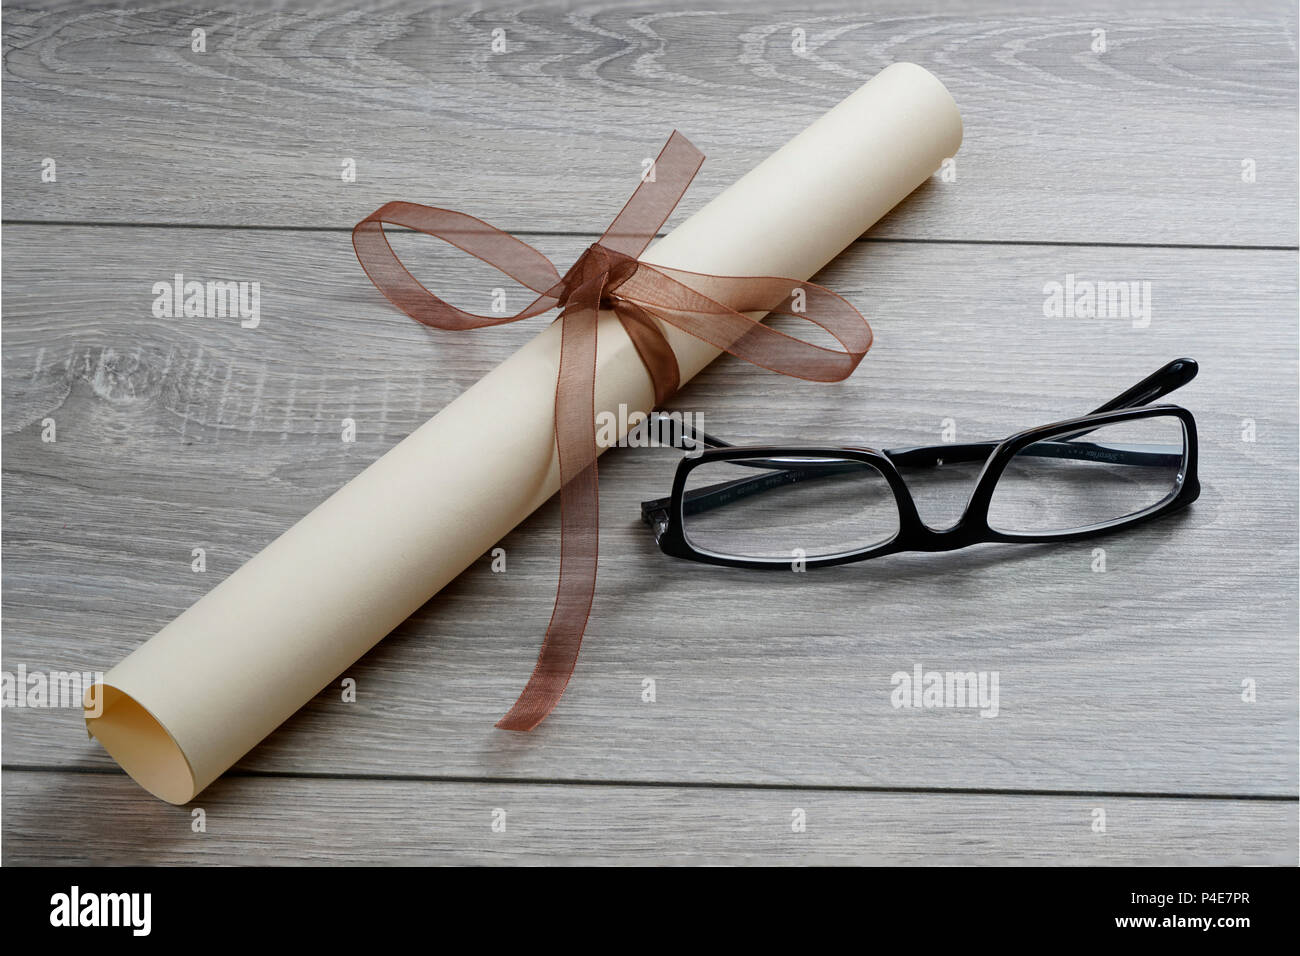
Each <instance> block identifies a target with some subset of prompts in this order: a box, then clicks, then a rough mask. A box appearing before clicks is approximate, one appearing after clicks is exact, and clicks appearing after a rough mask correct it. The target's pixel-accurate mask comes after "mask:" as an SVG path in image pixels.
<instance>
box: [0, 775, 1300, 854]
mask: <svg viewBox="0 0 1300 956" xmlns="http://www.w3.org/2000/svg"><path fill="white" fill-rule="evenodd" d="M4 791H5V818H4V863H5V864H6V865H22V864H59V865H75V864H101V865H103V864H108V865H141V864H196V863H202V864H209V865H211V864H234V865H250V864H264V865H284V864H320V863H328V864H333V865H348V864H352V865H374V864H389V863H401V864H417V865H418V864H483V863H490V864H538V863H546V864H556V863H559V864H620V863H639V864H666V863H671V864H737V863H747V864H767V865H773V864H776V865H786V864H895V865H934V864H947V863H955V864H963V863H971V862H976V861H978V862H986V863H987V862H993V863H998V864H1035V865H1043V864H1047V865H1058V864H1078V863H1087V864H1167V865H1183V864H1242V865H1254V864H1291V865H1295V863H1296V849H1295V847H1296V837H1297V832H1296V812H1295V804H1294V803H1291V802H1271V801H1258V800H1209V801H1207V800H1162V799H1123V798H1113V797H1104V798H1098V797H1042V796H1005V795H972V794H959V795H942V796H939V795H935V794H900V793H853V792H842V791H829V792H827V791H822V792H817V791H808V790H751V789H722V790H719V789H711V788H695V789H683V788H676V787H654V788H646V787H622V786H619V787H603V786H602V787H591V786H553V785H519V784H500V783H461V782H423V781H420V782H417V781H374V780H301V779H277V778H273V777H253V778H249V777H241V778H227V779H224V780H222V781H219V782H218V783H217V784H216V785H215V786H214V787H212V788H211V789H209V790H208V791H207V792H206V793H204V794H203V796H202V797H201V799H200V800H199V801H198V802H197V803H196V804H195V805H194V806H193V807H187V808H178V807H170V806H167V805H165V804H162V803H159V802H158V801H157V800H154V799H152V798H150V797H148V796H147V795H146V794H144V793H143V792H141V791H140V790H139V789H138V788H136V787H135V786H134V785H133V784H131V782H130V781H128V780H126V779H125V778H118V777H111V776H105V775H100V774H76V773H15V772H11V771H7V772H5V774H4ZM200 809H201V810H202V811H203V815H204V824H205V826H206V831H205V832H194V830H193V826H194V820H195V817H194V812H195V811H196V810H200ZM798 810H802V811H803V816H804V827H805V828H804V830H803V831H802V832H795V830H794V828H793V826H792V824H793V821H794V819H795V817H794V814H795V812H796V811H798ZM1098 810H1100V811H1104V814H1105V816H1104V823H1105V832H1095V831H1094V821H1097V820H1100V819H1102V818H1101V817H1100V816H1098V815H1097V814H1096V811H1098ZM497 811H504V825H505V829H504V831H502V832H495V831H494V830H493V816H494V813H496V812H497ZM498 819H500V816H499V815H498Z"/></svg>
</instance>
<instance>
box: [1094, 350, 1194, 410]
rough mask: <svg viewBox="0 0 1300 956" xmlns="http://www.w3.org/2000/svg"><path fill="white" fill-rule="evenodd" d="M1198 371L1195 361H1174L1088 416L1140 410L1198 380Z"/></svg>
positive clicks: (1183, 359)
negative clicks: (1122, 410)
mask: <svg viewBox="0 0 1300 956" xmlns="http://www.w3.org/2000/svg"><path fill="white" fill-rule="evenodd" d="M1198 371H1200V367H1199V366H1198V365H1197V364H1196V360H1195V359H1189V358H1180V359H1174V360H1173V361H1172V362H1170V363H1169V364H1168V365H1165V366H1164V367H1163V368H1161V369H1159V370H1158V371H1155V372H1152V373H1151V374H1150V375H1148V376H1147V377H1146V378H1144V379H1142V381H1140V382H1138V383H1137V384H1136V385H1134V386H1133V387H1132V388H1129V389H1125V390H1124V391H1122V392H1120V393H1119V394H1118V395H1116V396H1115V397H1114V398H1112V399H1111V400H1110V401H1109V402H1107V403H1106V404H1105V405H1102V406H1100V407H1098V408H1094V409H1093V410H1092V411H1090V412H1089V413H1088V414H1089V415H1100V414H1101V413H1102V412H1114V411H1118V410H1119V409H1121V408H1138V407H1140V406H1142V405H1150V404H1151V403H1152V402H1154V401H1155V400H1156V399H1157V398H1163V397H1164V396H1166V395H1168V394H1169V393H1170V392H1172V391H1175V390H1176V389H1179V388H1182V387H1183V386H1184V385H1186V384H1187V383H1188V382H1190V381H1191V380H1192V379H1194V378H1196V373H1197V372H1198Z"/></svg>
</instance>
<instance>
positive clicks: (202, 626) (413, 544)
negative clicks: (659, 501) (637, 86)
mask: <svg viewBox="0 0 1300 956" xmlns="http://www.w3.org/2000/svg"><path fill="white" fill-rule="evenodd" d="M961 132H962V127H961V117H960V115H959V114H958V112H957V106H956V104H955V103H954V102H953V99H952V97H951V96H950V95H949V94H948V91H947V90H945V89H944V87H943V85H942V84H941V83H940V82H939V81H938V80H937V79H936V78H935V77H934V76H932V75H931V74H930V73H928V72H927V71H926V70H924V69H922V68H921V67H919V66H915V65H913V64H910V63H897V64H894V65H892V66H890V67H888V68H887V69H885V70H883V71H882V72H881V73H879V74H878V75H877V76H876V77H874V78H873V79H872V80H871V81H869V82H868V83H866V84H865V85H863V86H862V87H861V88H860V89H858V90H857V92H855V93H853V94H852V95H851V96H849V97H848V98H847V99H845V100H844V101H843V102H841V103H840V104H839V105H837V106H836V107H835V108H834V109H832V110H831V111H830V112H828V113H827V114H826V115H825V116H823V117H821V118H820V119H818V120H817V121H816V122H814V123H813V124H812V125H811V126H809V127H808V128H807V129H806V130H804V131H803V132H802V133H800V134H799V135H798V136H796V137H795V138H794V139H792V140H791V141H790V142H789V143H787V144H786V145H785V146H784V147H782V148H781V149H780V150H779V151H778V152H776V153H775V154H773V155H772V156H771V157H769V158H768V159H766V160H765V161H764V162H763V163H761V164H760V165H759V166H758V167H756V168H755V169H754V170H752V171H751V172H749V173H748V174H747V175H746V176H744V177H743V178H742V179H741V180H739V181H738V182H737V183H735V184H734V185H733V186H731V187H730V188H729V189H727V190H726V191H724V192H723V193H722V194H721V195H719V196H718V197H717V198H716V199H714V200H713V201H712V202H710V203H709V204H708V205H707V206H705V207H704V208H703V209H701V210H700V211H699V212H697V213H696V214H695V215H694V216H692V217H691V218H690V219H688V220H687V221H686V222H684V223H683V224H682V225H680V226H678V227H677V228H676V229H674V230H673V231H672V232H671V233H670V234H669V235H667V236H666V237H664V238H663V239H661V240H660V241H659V242H657V243H656V244H655V245H654V246H653V247H652V248H651V249H649V250H647V252H646V254H645V255H644V256H643V259H644V260H645V261H646V262H650V263H654V264H656V265H661V266H672V267H677V268H681V269H688V270H692V271H695V272H707V273H713V274H718V275H742V276H744V275H753V276H763V275H778V276H788V277H790V278H793V279H801V280H802V279H808V278H810V277H811V276H812V275H814V274H815V273H816V272H817V271H818V270H819V269H821V268H822V266H824V265H825V264H826V263H827V262H829V261H830V260H831V259H832V258H834V257H835V256H836V255H837V254H838V253H839V252H841V251H842V250H843V249H844V248H845V247H847V246H848V245H849V244H850V243H852V242H853V241H854V240H855V239H857V238H858V237H859V236H861V235H862V233H864V232H865V231H866V230H867V229H868V228H870V227H871V226H872V225H873V224H874V223H875V222H876V221H877V220H879V219H880V218H881V217H882V216H883V215H884V214H885V213H886V212H888V211H889V210H890V209H891V208H893V206H894V205H896V204H897V203H898V202H899V201H900V200H902V199H903V198H904V197H905V196H906V195H907V194H908V193H910V192H911V191H912V190H913V189H915V188H916V187H917V186H919V185H920V184H921V183H922V182H924V181H925V180H926V179H927V178H928V177H929V176H930V175H931V174H932V173H933V172H934V171H935V170H936V169H938V168H939V166H940V165H941V163H942V162H943V160H944V158H945V157H949V156H952V155H953V154H955V153H956V151H957V147H958V145H959V144H960V143H961ZM697 188H698V187H697ZM593 214H595V210H593ZM561 271H563V267H561ZM756 317H758V316H756ZM403 321H405V320H403ZM665 332H666V334H667V336H668V339H669V341H670V343H671V344H672V346H673V349H674V351H675V352H676V354H677V361H678V364H679V366H680V369H681V379H682V381H683V382H686V381H688V380H689V379H691V378H692V377H693V376H694V375H695V374H696V373H697V372H699V371H700V369H702V368H704V366H706V365H708V364H709V362H711V361H712V360H713V359H714V358H716V357H717V356H718V354H719V350H718V349H716V348H714V347H712V346H710V345H708V344H707V343H705V342H702V341H700V340H698V339H695V338H692V337H691V336H689V335H686V334H685V333H682V332H679V331H678V330H677V329H675V328H671V327H666V328H665ZM559 333H560V326H559V324H558V323H555V324H552V325H550V326H549V327H548V328H547V329H546V330H545V331H543V332H542V333H540V334H539V335H538V336H537V337H536V338H534V339H533V340H532V341H531V342H529V343H528V344H527V345H525V346H524V347H523V348H521V349H520V350H519V351H518V352H516V353H515V354H514V355H512V356H511V357H510V358H508V359H506V360H505V361H504V362H502V363H501V364H500V365H499V366H497V367H496V368H495V369H494V370H493V371H491V372H490V373H488V374H487V375H486V376H484V377H483V378H482V379H481V380H480V381H479V382H478V383H477V384H475V385H474V386H473V387H471V388H470V389H469V390H467V391H466V392H465V393H464V394H463V395H461V396H460V397H459V398H457V399H456V400H455V401H453V402H452V403H451V404H450V405H448V406H447V407H446V408H444V409H443V410H442V411H441V412H440V413H439V414H437V415H436V416H434V417H433V418H432V419H431V420H430V421H428V422H426V423H425V424H424V425H422V426H421V427H420V428H418V429H417V430H416V431H414V432H412V433H411V435H409V436H408V437H407V438H406V439H405V440H404V441H402V442H401V443H400V444H399V445H397V447H395V448H394V449H393V450H392V451H390V452H388V454H386V455H384V456H383V457H382V458H380V459H379V460H378V461H376V462H375V463H374V464H372V465H371V466H370V467H368V468H367V469H366V470H365V471H363V472H362V473H361V474H360V475H358V476H357V477H356V478H354V479H353V480H352V481H351V482H349V483H348V484H347V485H345V486H344V487H343V488H342V489H340V490H339V491H338V492H337V493H336V494H334V495H333V496H332V497H330V498H329V499H328V500H327V501H325V503H324V504H322V505H320V506H319V507H318V508H316V509H315V510H314V511H312V512H311V513H310V514H308V515H307V516H306V517H305V518H303V519H302V520H301V521H299V522H298V523H297V524H296V525H294V526H293V527H292V528H290V529H289V530H288V531H287V532H285V533H284V535H282V536H281V537H280V538H278V539H277V540H275V541H274V542H272V543H271V544H270V545H268V546H267V547H266V548H265V549H264V550H263V551H262V552H261V553H259V554H258V555H256V556H255V557H254V558H253V559H252V560H250V561H249V562H248V563H247V564H245V565H244V566H243V567H242V568H240V569H239V570H238V571H236V572H235V573H233V574H232V575H230V577H229V578H227V579H226V580H225V581H223V582H222V583H221V584H220V585H218V586H217V587H216V588H214V589H213V590H212V591H211V592H210V593H208V594H207V595H206V596H205V597H204V598H202V599H201V600H200V601H199V602H198V603H197V604H195V605H194V606H193V607H192V608H190V609H189V610H188V611H186V612H185V613H183V614H182V615H181V616H180V617H178V618H176V619H175V620H174V621H173V622H172V623H171V624H169V625H168V626H167V627H165V628H163V630H162V631H160V632H159V633H158V634H157V635H156V636H155V637H154V638H153V639H152V640H149V641H147V642H146V643H145V644H143V645H142V646H141V647H139V648H138V649H137V650H135V651H134V652H133V653H132V654H131V655H129V656H128V657H127V658H126V660H124V661H122V662H121V663H120V664H118V665H117V666H116V667H114V668H113V669H112V670H111V671H109V673H108V674H107V675H105V677H104V681H103V685H102V686H99V685H97V686H96V687H94V688H92V689H91V692H90V693H91V694H92V695H93V694H99V695H101V696H100V697H99V698H98V700H95V699H94V698H92V697H88V701H90V700H95V703H97V704H98V705H99V706H100V708H101V712H100V716H93V713H94V711H93V709H91V708H89V707H88V709H87V718H86V726H87V730H88V731H89V732H90V734H91V735H92V736H94V737H95V738H97V739H98V740H99V741H100V743H101V744H102V745H103V746H104V748H105V749H106V750H107V751H108V752H109V754H110V755H112V757H113V758H114V759H115V760H116V761H117V762H118V763H119V764H121V766H122V767H123V769H125V770H126V772H127V773H128V774H130V776H131V777H132V778H133V779H134V780H135V781H136V782H137V783H139V784H140V785H141V786H142V787H144V788H145V789H146V790H148V791H149V792H150V793H152V794H154V795H155V796H158V797H161V798H162V799H163V800H166V801H169V802H171V803H177V804H179V803H185V802H187V801H189V800H191V799H193V797H194V796H195V795H196V794H197V793H198V792H199V791H201V790H202V789H203V788H204V787H206V786H207V785H208V784H209V783H211V782H212V781H213V780H215V779H216V778H217V777H218V776H220V775H221V774H222V773H223V772H224V771H225V770H226V769H227V768H229V767H230V766H231V765H232V764H234V763H235V761H237V760H238V759H239V758H240V757H242V756H243V755H244V754H245V753H247V752H248V751H249V750H251V749H252V748H253V746H254V745H256V744H257V743H258V741H260V740H261V739H262V738H263V737H265V736H266V735H267V734H269V733H270V732H271V731H272V730H274V729H275V728H276V727H277V726H278V725H279V724H280V723H281V722H283V721H284V720H285V719H286V718H288V717H289V716H290V715H291V714H293V713H294V711H296V710H298V708H300V707H301V706H303V704H305V703H307V702H308V701H309V700H311V699H312V697H314V696H315V695H316V694H317V693H318V692H319V691H320V690H321V689H322V688H323V687H325V686H327V685H328V684H329V683H330V682H331V681H333V680H334V679H335V678H337V677H338V675H339V674H341V673H343V671H345V670H346V669H347V668H348V667H349V666H350V665H351V664H353V663H354V662H355V661H356V660H357V659H358V658H359V657H361V655H363V654H364V653H365V652H366V651H367V650H369V649H370V648H371V647H373V646H374V645H375V644H376V643H377V642H378V641H379V640H380V639H381V638H383V637H384V636H385V635H386V634H388V633H389V632H390V631H391V630H392V629H393V628H395V627H396V626H397V625H398V624H400V623H401V622H402V621H403V620H405V619H406V618H407V617H409V616H410V615H411V614H412V613H413V612H414V611H416V610H417V609H418V608H419V607H420V606H421V605H423V604H424V603H425V602H426V601H427V600H428V599H429V598H430V597H432V596H433V595H434V594H435V593H437V592H438V591H439V590H440V589H441V588H442V587H443V586H444V585H446V584H447V583H448V582H449V581H451V580H452V579H453V578H454V577H456V575H458V574H460V573H461V572H462V571H464V570H465V569H466V568H467V567H469V566H470V564H472V563H473V562H474V561H475V560H476V559H478V558H479V557H480V556H482V555H483V554H484V553H485V552H486V551H487V550H488V549H489V548H490V547H491V546H492V545H493V544H494V543H496V542H497V541H499V540H500V539H501V538H502V537H504V536H505V535H506V534H507V533H508V532H509V531H510V530H511V529H512V528H514V527H515V526H516V525H517V524H519V523H520V522H521V521H523V520H524V519H525V518H526V517H528V515H529V514H531V513H532V512H533V511H534V510H535V509H536V508H537V507H538V506H539V505H541V504H542V503H543V502H545V501H546V500H547V499H548V498H550V497H551V496H552V495H553V494H555V492H556V491H558V490H559V464H558V460H557V457H556V447H555V441H554V426H553V419H552V413H553V401H552V399H553V396H554V391H555V380H556V374H557V370H558V366H559V355H560V334H559ZM598 341H599V344H598V354H597V378H596V409H597V411H598V412H599V411H609V412H616V411H617V409H618V406H619V405H620V404H623V405H626V406H627V408H628V409H636V410H640V411H649V410H650V409H651V408H652V406H653V404H654V392H653V387H652V384H651V381H650V377H649V374H648V373H647V372H646V370H645V367H644V366H643V365H642V363H641V360H640V358H639V357H638V355H637V352H636V350H635V348H633V346H632V343H631V340H630V339H628V337H627V334H626V333H625V332H624V331H623V329H622V326H621V325H620V324H619V322H618V321H617V319H616V318H615V317H614V316H613V315H612V314H610V313H603V314H602V315H601V320H600V323H599V335H598ZM754 374H755V375H765V374H770V373H767V372H764V371H762V370H759V369H755V371H754ZM556 563H557V570H558V549H557V562H556ZM545 611H546V609H545V608H540V607H539V608H537V620H538V628H537V631H536V634H535V635H529V642H530V643H529V644H528V646H527V648H526V650H527V653H528V654H529V655H530V656H531V654H532V653H533V652H534V650H535V647H534V646H533V644H532V643H531V642H532V640H533V638H534V637H536V638H537V639H539V640H540V637H541V634H542V630H543V628H542V624H541V622H542V621H543V620H544V617H545ZM501 703H502V709H503V711H504V709H505V707H506V705H508V704H509V701H506V700H502V702H501Z"/></svg>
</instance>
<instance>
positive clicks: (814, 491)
mask: <svg viewBox="0 0 1300 956" xmlns="http://www.w3.org/2000/svg"><path fill="white" fill-rule="evenodd" d="M1196 372H1197V365H1196V362H1194V361H1193V360H1191V359H1188V358H1182V359H1176V360H1175V361H1173V362H1170V363H1169V364H1168V365H1166V366H1165V367H1164V368H1162V369H1160V370H1159V371H1158V372H1156V373H1155V374H1153V375H1150V376H1148V377H1147V378H1145V379H1143V380H1142V381H1141V382H1139V383H1138V384H1136V385H1134V386H1133V387H1132V388H1130V389H1128V390H1127V391H1125V392H1124V393H1122V394H1121V395H1118V396H1116V397H1115V398H1114V399H1112V400H1111V401H1109V402H1107V403H1106V404H1105V405H1102V406H1101V407H1100V408H1098V409H1096V410H1095V411H1093V412H1092V413H1090V414H1088V415H1084V416H1082V417H1081V418H1071V419H1067V420H1065V421H1060V422H1055V423H1053V424H1050V425H1042V426H1040V427H1038V428H1031V429H1029V430H1027V431H1022V432H1017V433H1016V434H1014V435H1012V436H1011V437H1010V438H1007V439H1005V440H1003V441H1000V442H991V441H988V442H972V443H967V444H942V445H926V446H920V447H915V448H895V449H884V450H876V449H870V448H834V447H786V446H769V445H760V446H746V447H740V446H735V445H729V444H727V443H726V442H723V441H720V440H718V439H716V438H712V437H711V436H709V435H706V434H704V433H703V432H700V431H696V430H692V429H690V428H689V427H688V426H683V424H682V422H681V421H680V417H679V416H673V417H672V418H669V417H668V416H661V420H662V421H663V422H665V423H674V424H675V426H676V430H677V434H678V437H679V439H680V441H681V442H682V443H683V444H685V445H688V446H693V447H694V448H697V449H699V448H702V449H703V450H701V451H699V452H698V454H695V453H692V454H691V455H688V456H687V457H686V458H684V459H683V460H682V462H681V463H680V464H679V465H678V467H677V474H676V477H675V478H674V480H673V490H672V494H671V495H670V496H669V497H667V498H658V499H656V500H654V501H645V502H642V504H641V516H642V518H643V520H644V521H645V522H646V523H647V524H648V525H650V527H651V528H652V529H653V530H654V534H655V539H656V540H657V541H658V543H659V547H660V549H661V550H662V551H663V552H664V553H665V554H669V555H672V556H674V557H678V558H687V559H689V560H692V561H703V562H706V563H708V564H721V565H726V566H729V567H741V568H782V567H789V566H790V565H791V563H792V561H799V562H802V566H803V567H806V568H814V567H827V566H830V565H835V564H847V563H849V562H851V561H865V560H867V559H868V558H878V557H882V556H883V555H886V554H894V553H895V552H898V551H952V550H956V549H957V548H965V547H968V546H969V545H973V544H981V543H983V542H989V541H1007V542H1047V541H1073V540H1076V539H1080V538H1088V537H1092V536H1094V535H1099V534H1103V533H1107V532H1111V531H1116V530H1119V529H1122V528H1128V527H1132V526H1134V525H1138V524H1141V523H1143V522H1146V521H1152V520H1154V519H1156V518H1160V517H1163V516H1165V515H1167V514H1169V513H1171V512H1173V511H1177V510H1179V509H1181V508H1185V507H1186V506H1187V505H1189V504H1191V503H1192V502H1193V501H1195V500H1196V498H1197V497H1198V496H1199V495H1200V491H1201V488H1200V483H1199V482H1198V481H1197V477H1196V421H1195V419H1194V418H1193V417H1192V414H1191V412H1189V411H1187V409H1185V408H1181V407H1179V406H1176V405H1150V404H1148V403H1149V402H1152V401H1154V400H1155V399H1157V398H1160V397H1161V396H1163V395H1167V394H1168V393H1170V392H1172V391H1174V390H1175V389H1177V388H1179V387H1181V386H1183V385H1186V384H1187V383H1188V382H1190V381H1191V380H1192V379H1193V378H1195V377H1196ZM676 440H677V439H675V441H676ZM957 462H968V463H978V462H983V463H984V467H983V469H982V471H981V472H980V475H979V478H978V479H977V481H976V483H975V488H974V490H973V491H972V492H971V495H970V498H969V500H968V501H967V502H966V506H965V509H964V510H963V512H962V514H961V517H960V518H959V519H958V520H957V522H956V523H955V524H954V525H952V526H951V527H949V528H944V529H936V528H932V527H930V526H929V525H927V524H925V523H924V522H923V521H922V520H921V517H920V514H919V513H918V511H917V508H916V503H915V502H914V501H913V498H912V495H911V492H909V491H908V488H907V484H906V483H905V482H904V480H903V478H902V475H901V474H900V472H899V469H900V468H935V467H939V466H942V465H944V464H948V463H957Z"/></svg>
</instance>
